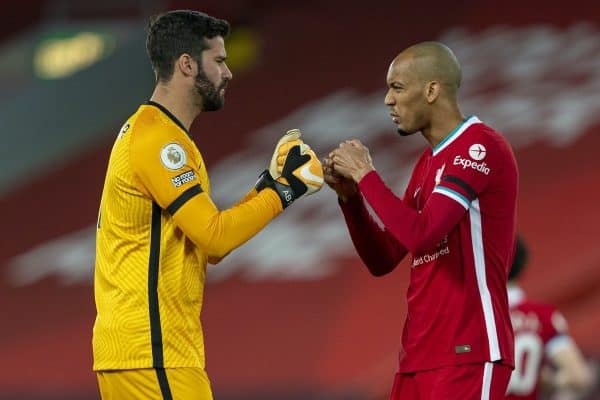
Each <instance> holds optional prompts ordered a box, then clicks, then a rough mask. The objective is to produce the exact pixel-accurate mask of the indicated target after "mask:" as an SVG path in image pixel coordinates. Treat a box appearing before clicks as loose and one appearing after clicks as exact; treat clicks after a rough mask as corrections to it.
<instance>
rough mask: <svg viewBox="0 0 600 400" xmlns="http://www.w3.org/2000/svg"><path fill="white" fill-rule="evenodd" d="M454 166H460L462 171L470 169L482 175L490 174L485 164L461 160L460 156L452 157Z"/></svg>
mask: <svg viewBox="0 0 600 400" xmlns="http://www.w3.org/2000/svg"><path fill="white" fill-rule="evenodd" d="M452 164H454V165H461V166H462V169H467V168H471V169H474V170H475V171H478V172H481V173H482V174H484V175H489V174H490V167H488V165H487V164H486V163H485V162H482V163H479V162H477V161H472V160H469V159H467V158H462V157H461V156H456V157H454V162H453V163H452Z"/></svg>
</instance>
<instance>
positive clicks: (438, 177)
mask: <svg viewBox="0 0 600 400" xmlns="http://www.w3.org/2000/svg"><path fill="white" fill-rule="evenodd" d="M444 168H446V164H444V165H442V167H441V168H440V169H438V170H437V172H436V173H435V184H436V186H437V185H439V184H440V183H441V182H442V174H443V173H444Z"/></svg>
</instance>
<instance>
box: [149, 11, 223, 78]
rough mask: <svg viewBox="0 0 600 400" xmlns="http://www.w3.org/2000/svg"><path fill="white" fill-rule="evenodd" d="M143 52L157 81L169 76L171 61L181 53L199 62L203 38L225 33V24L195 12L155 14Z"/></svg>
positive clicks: (205, 45) (203, 42)
mask: <svg viewBox="0 0 600 400" xmlns="http://www.w3.org/2000/svg"><path fill="white" fill-rule="evenodd" d="M147 32H148V36H147V38H146V51H147V52H148V57H150V62H151V63H152V68H153V69H154V73H155V74H156V79H157V80H158V81H168V80H169V79H171V77H172V76H173V66H174V64H175V61H176V60H177V59H178V58H179V57H180V56H181V55H182V54H184V53H188V54H189V55H191V56H192V57H194V58H196V59H200V56H201V54H202V51H204V50H205V49H207V48H208V45H207V44H206V41H205V39H212V38H214V37H216V36H222V37H226V36H227V35H228V34H229V22H227V21H225V20H223V19H218V18H215V17H211V16H210V15H208V14H204V13H201V12H198V11H190V10H176V11H169V12H166V13H163V14H159V15H157V16H154V17H152V18H151V19H150V21H149V22H148V26H147Z"/></svg>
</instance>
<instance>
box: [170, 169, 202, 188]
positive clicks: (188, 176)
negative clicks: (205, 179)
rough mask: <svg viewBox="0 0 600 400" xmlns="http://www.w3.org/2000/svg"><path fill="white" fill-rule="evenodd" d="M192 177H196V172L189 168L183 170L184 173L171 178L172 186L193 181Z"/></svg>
mask: <svg viewBox="0 0 600 400" xmlns="http://www.w3.org/2000/svg"><path fill="white" fill-rule="evenodd" d="M194 179H196V174H195V173H194V171H193V170H191V169H190V170H189V171H185V172H184V173H182V174H179V175H177V176H174V177H173V178H171V182H172V183H173V186H175V187H179V186H181V185H185V184H186V183H189V182H191V181H193V180H194Z"/></svg>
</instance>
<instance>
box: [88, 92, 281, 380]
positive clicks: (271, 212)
mask: <svg viewBox="0 0 600 400" xmlns="http://www.w3.org/2000/svg"><path fill="white" fill-rule="evenodd" d="M281 211H282V206H281V201H280V200H279V197H278V196H277V194H276V193H275V192H274V191H272V190H263V191H261V192H260V193H257V192H256V190H251V191H250V192H249V194H248V195H247V196H246V197H245V198H244V199H243V200H242V201H241V202H240V203H238V204H237V205H236V206H234V207H232V208H230V209H227V210H224V211H219V210H218V209H217V208H216V206H215V205H214V204H213V202H212V201H211V199H210V182H209V179H208V174H207V172H206V168H205V165H204V161H203V159H202V156H201V154H200V152H199V150H198V148H197V147H196V145H195V143H194V142H193V141H192V139H191V138H190V136H189V134H188V132H187V131H186V129H185V128H184V126H183V125H182V124H181V123H180V122H179V121H178V120H177V119H176V118H175V117H174V116H173V115H172V114H170V113H169V111H168V110H166V109H165V108H164V107H162V106H161V105H159V104H157V103H153V102H148V103H146V104H145V105H142V106H141V107H140V108H139V109H138V111H137V112H136V113H135V114H133V115H132V116H131V117H130V118H129V120H128V121H127V122H126V123H125V125H124V126H123V127H122V128H121V131H120V132H119V135H118V137H117V139H116V141H115V144H114V146H113V149H112V152H111V155H110V160H109V163H108V170H107V174H106V180H105V183H104V189H103V193H102V199H101V203H100V212H99V216H98V226H97V235H96V265H95V276H94V291H95V300H96V310H97V316H96V322H95V324H94V332H93V352H94V370H112V369H136V368H174V367H201V368H204V365H205V359H204V340H203V334H202V325H201V322H200V311H201V308H202V296H203V291H204V281H205V276H206V266H207V262H211V263H216V262H218V260H220V259H221V258H222V257H223V256H225V255H226V254H227V253H228V252H230V251H231V250H233V249H234V248H236V247H238V246H239V245H241V244H242V243H244V242H245V241H247V240H248V239H249V238H250V237H252V236H253V235H254V234H256V233H257V232H258V231H259V230H260V229H262V228H263V227H264V226H265V225H266V224H267V223H268V222H269V221H271V220H272V219H273V218H274V217H275V216H277V215H278V214H279V213H280V212H281Z"/></svg>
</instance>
